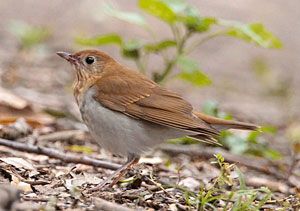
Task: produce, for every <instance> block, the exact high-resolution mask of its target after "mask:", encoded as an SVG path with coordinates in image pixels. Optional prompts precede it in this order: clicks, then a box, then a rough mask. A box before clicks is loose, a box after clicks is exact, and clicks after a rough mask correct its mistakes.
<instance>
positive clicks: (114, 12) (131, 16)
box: [103, 4, 147, 26]
mask: <svg viewBox="0 0 300 211" xmlns="http://www.w3.org/2000/svg"><path fill="white" fill-rule="evenodd" d="M103 7H104V12H105V13H106V14H108V15H109V16H112V17H114V18H117V19H120V20H122V21H126V22H128V23H133V24H136V25H140V26H145V25H146V24H147V23H146V20H145V18H144V17H143V16H142V15H140V14H138V13H133V12H124V11H121V10H118V9H117V8H114V7H113V6H112V5H111V4H105V5H104V6H103Z"/></svg>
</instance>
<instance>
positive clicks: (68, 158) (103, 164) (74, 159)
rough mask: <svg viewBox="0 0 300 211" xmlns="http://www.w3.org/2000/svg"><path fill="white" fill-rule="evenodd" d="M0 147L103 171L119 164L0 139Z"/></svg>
mask: <svg viewBox="0 0 300 211" xmlns="http://www.w3.org/2000/svg"><path fill="white" fill-rule="evenodd" d="M0 145H2V146H6V147H9V148H12V149H15V150H18V151H22V152H29V153H35V154H40V155H47V156H48V157H50V158H56V159H59V160H61V161H63V162H65V163H81V164H85V165H90V166H94V167H100V168H105V169H111V170H116V169H118V168H120V165H119V164H115V163H110V162H107V161H100V160H96V159H94V158H90V157H87V156H78V155H71V154H66V153H65V152H60V151H58V150H55V149H51V148H47V147H41V146H35V145H32V144H23V143H20V142H16V141H9V140H6V139H2V138H0Z"/></svg>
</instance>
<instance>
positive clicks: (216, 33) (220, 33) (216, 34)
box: [185, 30, 227, 54]
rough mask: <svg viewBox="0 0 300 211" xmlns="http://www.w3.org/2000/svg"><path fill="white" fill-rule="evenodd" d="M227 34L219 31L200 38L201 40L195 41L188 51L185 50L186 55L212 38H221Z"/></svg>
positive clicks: (224, 31)
mask: <svg viewBox="0 0 300 211" xmlns="http://www.w3.org/2000/svg"><path fill="white" fill-rule="evenodd" d="M226 33H227V30H221V31H217V32H214V33H212V34H209V35H207V36H206V37H204V38H202V39H201V40H197V41H196V42H195V43H193V44H192V45H191V47H190V48H189V49H187V50H186V52H185V53H186V54H189V53H191V52H192V51H194V50H195V49H196V48H198V47H199V46H200V45H202V44H203V43H205V42H206V41H208V40H210V39H212V38H215V37H218V36H221V35H224V34H226Z"/></svg>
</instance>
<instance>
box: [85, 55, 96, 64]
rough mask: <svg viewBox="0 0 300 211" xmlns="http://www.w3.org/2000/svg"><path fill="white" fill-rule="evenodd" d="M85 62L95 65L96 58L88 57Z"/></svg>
mask: <svg viewBox="0 0 300 211" xmlns="http://www.w3.org/2000/svg"><path fill="white" fill-rule="evenodd" d="M85 62H86V63H87V64H93V63H94V62H95V58H94V57H92V56H88V57H86V58H85Z"/></svg>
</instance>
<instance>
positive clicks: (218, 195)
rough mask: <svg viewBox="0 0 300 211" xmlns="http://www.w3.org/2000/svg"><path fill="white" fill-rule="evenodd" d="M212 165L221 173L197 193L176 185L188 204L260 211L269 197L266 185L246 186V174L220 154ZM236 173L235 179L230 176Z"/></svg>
mask: <svg viewBox="0 0 300 211" xmlns="http://www.w3.org/2000/svg"><path fill="white" fill-rule="evenodd" d="M212 164H216V165H217V166H218V167H219V169H220V175H219V176H218V177H216V178H215V179H214V180H213V183H212V184H211V185H209V187H201V188H200V190H199V192H198V193H195V192H192V191H190V190H188V189H185V188H183V187H179V186H177V187H176V188H177V189H178V190H180V191H182V192H183V193H184V196H185V197H184V199H185V202H186V204H187V205H188V206H190V207H195V208H196V209H197V210H201V211H202V210H224V211H226V210H234V211H242V210H249V211H256V210H260V209H261V208H262V206H263V205H265V204H266V203H267V202H268V201H269V200H270V199H271V196H272V192H271V191H270V190H269V189H268V188H266V187H261V188H258V189H253V188H250V187H248V186H247V185H246V182H245V176H244V175H243V173H242V172H241V171H240V169H239V168H237V167H236V166H235V165H234V164H229V163H227V162H225V160H224V158H223V157H222V155H221V154H217V155H215V159H214V160H213V161H212ZM233 171H234V172H236V173H237V175H238V178H233V177H232V174H231V172H233Z"/></svg>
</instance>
